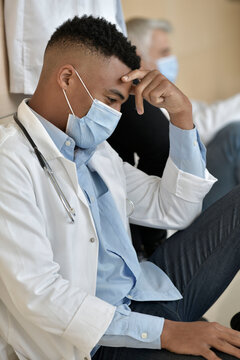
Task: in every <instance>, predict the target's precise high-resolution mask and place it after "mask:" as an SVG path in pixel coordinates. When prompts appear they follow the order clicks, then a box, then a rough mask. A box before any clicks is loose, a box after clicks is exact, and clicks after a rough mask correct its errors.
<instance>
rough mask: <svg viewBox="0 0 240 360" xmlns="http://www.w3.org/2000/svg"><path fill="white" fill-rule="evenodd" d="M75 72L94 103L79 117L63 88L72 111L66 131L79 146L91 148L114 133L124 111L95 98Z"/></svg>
mask: <svg viewBox="0 0 240 360" xmlns="http://www.w3.org/2000/svg"><path fill="white" fill-rule="evenodd" d="M75 72H76V75H77V76H78V78H79V80H80V81H81V83H82V85H83V87H84V89H85V90H86V92H87V93H88V95H89V96H90V98H91V100H92V105H91V107H90V109H89V111H88V113H87V114H86V115H85V116H83V117H81V118H79V117H78V116H76V115H75V114H74V112H73V109H72V107H71V105H70V102H69V100H68V97H67V94H66V91H65V90H64V89H63V93H64V96H65V98H66V101H67V103H68V106H69V108H70V110H71V113H72V114H69V116H68V122H67V127H66V133H67V134H68V135H69V136H70V137H71V138H73V139H74V141H75V143H76V145H77V146H79V147H80V148H82V149H89V148H92V147H94V146H97V145H98V144H100V143H102V142H103V141H105V140H106V139H107V138H108V137H109V136H110V135H112V133H113V131H114V130H115V128H116V126H117V124H118V122H119V120H120V117H121V115H122V113H121V112H119V111H117V110H115V109H113V108H111V107H110V106H108V105H106V104H104V103H103V102H101V101H99V100H97V99H93V97H92V95H91V94H90V92H89V90H88V88H87V87H86V85H85V84H84V82H83V80H82V78H81V77H80V75H79V74H78V72H77V71H76V70H75Z"/></svg>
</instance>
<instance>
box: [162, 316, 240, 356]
mask: <svg viewBox="0 0 240 360" xmlns="http://www.w3.org/2000/svg"><path fill="white" fill-rule="evenodd" d="M161 344H162V348H163V349H166V350H169V351H171V352H174V353H178V354H186V355H198V356H203V357H204V358H205V359H207V360H219V357H218V356H217V355H216V354H215V353H214V351H213V350H211V348H215V349H217V350H219V351H222V352H224V353H227V354H230V355H232V356H235V357H236V358H239V359H240V349H239V347H240V332H238V331H235V330H232V329H229V328H227V327H225V326H222V325H220V324H218V323H211V322H205V321H196V322H176V321H171V320H165V323H164V328H163V332H162V335H161Z"/></svg>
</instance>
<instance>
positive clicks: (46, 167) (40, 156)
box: [13, 113, 76, 223]
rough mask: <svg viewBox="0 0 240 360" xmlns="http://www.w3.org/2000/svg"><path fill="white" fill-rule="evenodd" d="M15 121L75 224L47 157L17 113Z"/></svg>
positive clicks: (71, 209) (72, 210)
mask: <svg viewBox="0 0 240 360" xmlns="http://www.w3.org/2000/svg"><path fill="white" fill-rule="evenodd" d="M13 118H14V120H15V121H16V123H17V124H18V126H19V127H20V129H21V130H22V132H23V134H24V135H25V136H26V138H27V139H28V141H29V142H30V144H31V146H32V148H33V150H34V152H35V154H36V156H37V158H38V161H39V163H40V165H41V167H42V168H43V170H44V171H45V173H46V174H47V176H48V177H49V179H50V181H51V183H52V185H53V186H54V189H55V190H56V193H57V195H58V197H59V199H60V201H61V203H62V204H63V206H64V208H65V210H66V211H67V214H68V216H69V218H70V220H71V223H74V221H75V219H74V216H76V214H75V210H74V209H73V208H72V207H71V205H70V204H69V202H68V201H67V199H66V197H65V195H64V193H63V192H62V190H61V188H60V186H59V184H58V182H57V180H56V178H55V176H54V173H53V170H52V169H51V167H50V165H49V163H48V162H47V160H46V159H45V157H44V156H43V154H42V153H41V152H40V150H39V149H38V147H37V145H36V144H35V142H34V141H33V139H32V138H31V136H30V135H29V133H28V131H27V130H26V128H25V127H24V126H23V124H22V123H21V122H20V121H19V120H18V118H17V113H15V114H14V115H13Z"/></svg>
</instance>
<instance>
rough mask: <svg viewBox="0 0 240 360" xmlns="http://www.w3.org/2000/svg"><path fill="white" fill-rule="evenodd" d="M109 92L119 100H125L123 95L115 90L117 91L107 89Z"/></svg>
mask: <svg viewBox="0 0 240 360" xmlns="http://www.w3.org/2000/svg"><path fill="white" fill-rule="evenodd" d="M108 91H109V92H112V93H113V94H115V95H117V96H119V97H120V99H121V100H125V97H124V96H123V94H122V93H121V92H120V91H119V90H117V89H109V90H108Z"/></svg>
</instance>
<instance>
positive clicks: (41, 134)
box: [18, 99, 88, 207]
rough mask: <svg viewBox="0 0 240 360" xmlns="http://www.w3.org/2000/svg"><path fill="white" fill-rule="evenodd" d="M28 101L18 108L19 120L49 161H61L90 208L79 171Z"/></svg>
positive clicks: (80, 196)
mask: <svg viewBox="0 0 240 360" xmlns="http://www.w3.org/2000/svg"><path fill="white" fill-rule="evenodd" d="M27 101H28V99H25V100H23V101H22V103H21V104H20V105H19V107H18V119H19V120H20V121H21V123H22V124H23V125H24V127H25V128H26V130H27V131H28V133H29V134H30V136H31V137H32V139H33V141H34V142H35V143H36V145H37V147H38V148H39V150H40V151H41V152H42V154H43V156H44V157H45V159H46V160H47V161H54V160H56V159H57V158H58V159H60V161H61V163H62V165H63V166H64V168H65V170H66V173H67V174H68V176H69V178H70V180H71V183H72V185H73V188H74V190H75V192H76V194H77V196H78V197H79V199H80V200H81V201H82V202H83V203H84V205H86V206H87V207H88V203H87V200H86V198H85V196H84V194H83V192H82V190H81V188H80V186H79V184H78V178H77V170H76V165H75V163H74V162H72V161H70V160H68V159H66V158H64V156H63V155H62V154H61V152H60V151H59V150H58V148H57V147H56V145H55V144H54V142H53V141H52V139H51V137H50V136H49V135H48V133H47V131H46V130H45V128H44V127H43V126H42V124H41V123H40V121H39V120H38V119H37V118H36V116H35V115H34V114H33V112H32V111H31V110H30V108H29V107H28V106H27V104H26V102H27Z"/></svg>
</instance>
